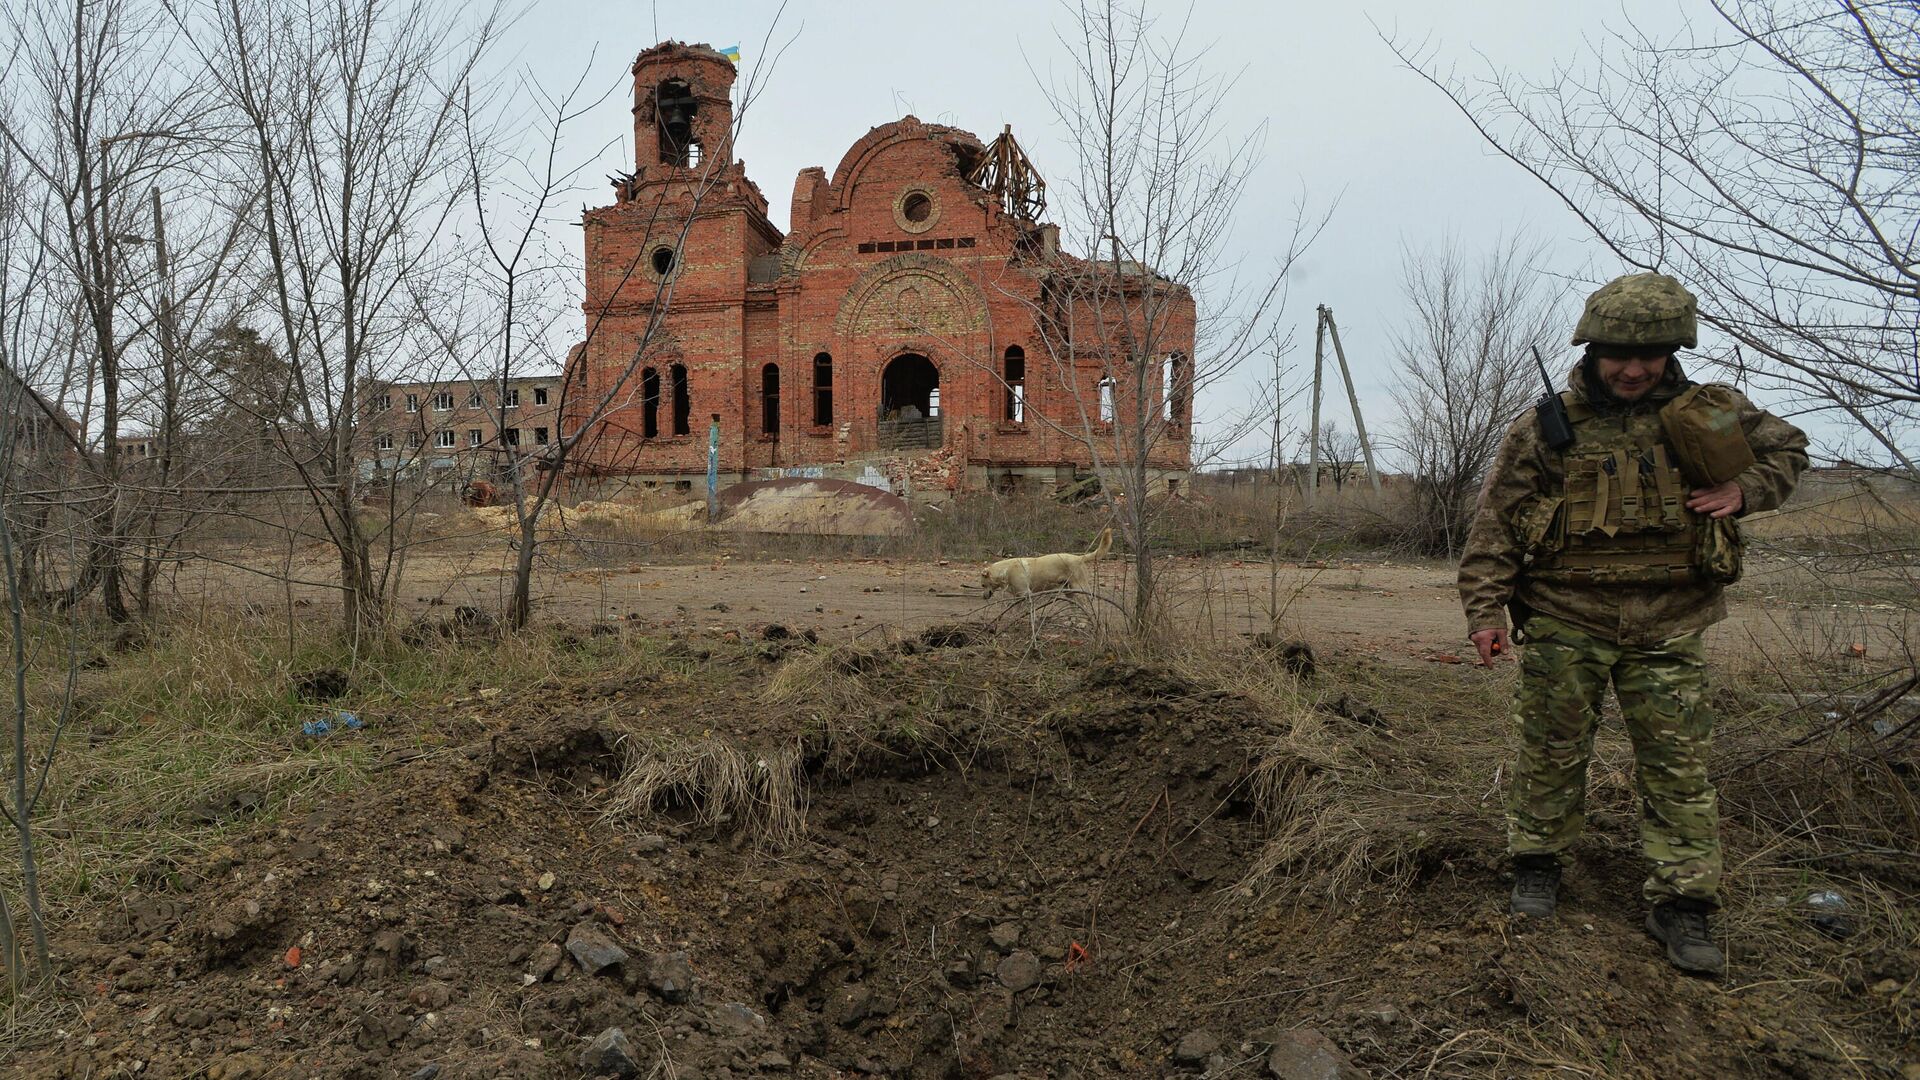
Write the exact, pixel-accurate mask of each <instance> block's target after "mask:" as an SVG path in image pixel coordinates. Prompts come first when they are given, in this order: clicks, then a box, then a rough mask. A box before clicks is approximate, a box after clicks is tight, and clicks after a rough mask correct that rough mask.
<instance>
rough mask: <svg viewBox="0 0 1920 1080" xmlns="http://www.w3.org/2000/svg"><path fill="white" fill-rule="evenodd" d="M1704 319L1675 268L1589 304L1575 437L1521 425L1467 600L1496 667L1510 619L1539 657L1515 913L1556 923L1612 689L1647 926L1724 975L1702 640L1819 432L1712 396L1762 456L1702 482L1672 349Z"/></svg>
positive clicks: (1519, 797)
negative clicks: (1625, 740)
mask: <svg viewBox="0 0 1920 1080" xmlns="http://www.w3.org/2000/svg"><path fill="white" fill-rule="evenodd" d="M1695 314H1696V313H1695V306H1694V298H1693V296H1692V294H1690V293H1688V292H1687V290H1686V289H1685V288H1683V287H1682V286H1681V285H1680V283H1679V282H1677V281H1675V280H1674V279H1673V278H1671V277H1667V276H1665V275H1663V274H1632V275H1628V276H1626V277H1622V278H1619V279H1617V280H1615V281H1611V282H1609V283H1607V284H1606V285H1605V286H1603V287H1602V288H1601V289H1600V290H1599V291H1597V292H1595V293H1594V294H1593V295H1592V296H1591V297H1589V298H1588V299H1587V304H1586V309H1585V311H1584V312H1583V314H1582V315H1581V318H1580V323H1579V326H1578V328H1577V329H1576V330H1575V332H1574V337H1573V343H1574V344H1575V345H1582V344H1584V345H1586V346H1587V349H1586V354H1585V355H1584V356H1583V357H1582V358H1581V360H1580V362H1579V364H1578V365H1577V366H1575V367H1574V369H1573V371H1572V373H1571V374H1570V375H1569V376H1568V380H1567V389H1566V391H1565V392H1564V393H1562V394H1561V395H1560V396H1561V400H1562V402H1564V403H1565V405H1566V408H1567V413H1568V418H1569V419H1570V420H1571V422H1572V428H1573V433H1574V441H1573V443H1572V445H1570V446H1566V447H1564V448H1562V449H1558V450H1556V449H1553V448H1550V447H1549V446H1548V445H1547V444H1546V441H1545V439H1544V438H1543V437H1542V436H1541V433H1540V428H1539V421H1538V420H1537V418H1536V417H1535V416H1534V415H1533V414H1532V413H1529V414H1527V415H1526V416H1523V417H1522V418H1521V419H1519V420H1518V421H1516V422H1515V423H1514V424H1513V426H1512V427H1511V428H1510V429H1509V430H1508V431H1507V435H1506V439H1505V441H1504V442H1503V443H1502V444H1501V446H1500V452H1499V456H1498V458H1497V459H1496V461H1495V463H1494V466H1493V470H1492V473H1491V474H1490V475H1489V476H1488V477H1487V482H1486V486H1485V487H1484V488H1483V489H1482V490H1481V493H1480V505H1479V509H1478V511H1477V513H1476V515H1475V517H1474V521H1473V526H1472V529H1471V530H1470V532H1469V533H1468V537H1467V545H1466V552H1465V554H1464V556H1463V557H1462V558H1461V561H1460V596H1461V600H1462V602H1463V604H1464V605H1465V607H1466V613H1467V629H1468V633H1469V636H1470V637H1471V638H1472V640H1473V643H1474V645H1475V647H1476V648H1477V649H1478V650H1479V654H1480V660H1481V662H1482V663H1483V664H1487V663H1491V662H1492V659H1493V658H1494V657H1495V656H1498V655H1501V654H1503V653H1506V652H1508V651H1509V646H1510V642H1509V637H1508V624H1509V618H1508V616H1509V614H1511V615H1512V626H1513V639H1512V640H1514V641H1518V642H1520V643H1521V644H1522V645H1523V646H1524V649H1523V651H1522V654H1521V675H1520V685H1519V689H1518V691H1517V693H1516V695H1515V702H1514V714H1515V720H1516V724H1517V727H1518V729H1519V737H1520V738H1519V741H1520V748H1519V754H1518V759H1517V760H1516V762H1515V764H1514V767H1513V781H1512V790H1511V792H1510V793H1509V798H1508V807H1507V838H1508V850H1509V852H1510V853H1511V854H1512V856H1513V863H1514V887H1513V893H1512V897H1511V906H1512V910H1513V911H1514V912H1515V913H1516V914H1524V915H1528V916H1532V917H1535V918H1547V917H1550V916H1552V914H1553V911H1554V905H1555V900H1556V898H1557V895H1558V890H1559V884H1560V867H1561V860H1562V859H1564V858H1565V856H1566V852H1567V850H1568V848H1569V847H1570V846H1571V845H1572V844H1573V841H1574V838H1575V837H1576V836H1578V835H1579V832H1580V829H1581V826H1582V825H1583V824H1584V823H1585V814H1584V812H1583V804H1584V801H1585V796H1586V780H1587V761H1588V758H1589V757H1590V756H1591V754H1592V749H1593V734H1594V728H1595V726H1596V725H1597V723H1598V722H1599V718H1600V709H1601V702H1602V699H1603V697H1604V695H1605V693H1606V689H1607V685H1608V683H1610V682H1611V683H1612V685H1613V691H1614V696H1615V698H1616V699H1618V701H1619V703H1620V711H1621V714H1622V717H1623V719H1624V720H1625V723H1626V728H1627V733H1628V735H1629V736H1630V737H1631V738H1632V740H1633V747H1634V758H1635V766H1636V767H1635V780H1636V783H1637V785H1638V788H1639V794H1640V806H1641V822H1640V842H1641V848H1642V850H1643V851H1644V852H1645V854H1646V857H1647V859H1648V860H1649V861H1650V862H1651V863H1652V864H1653V868H1652V872H1651V874H1650V875H1649V876H1648V878H1647V880H1646V884H1645V887H1644V892H1645V895H1646V898H1647V899H1648V900H1649V901H1650V902H1651V903H1652V905H1653V907H1652V911H1651V912H1650V913H1649V914H1648V916H1647V929H1648V932H1649V933H1651V934H1652V935H1653V936H1654V937H1655V938H1656V939H1657V940H1659V941H1660V942H1661V943H1662V944H1663V945H1664V946H1665V947H1666V953H1667V958H1668V959H1669V960H1670V961H1672V962H1673V964H1674V965H1675V966H1676V967H1678V968H1680V969H1681V970H1683V971H1688V972H1692V973H1696V974H1707V975H1717V974H1719V973H1721V972H1722V971H1723V970H1724V969H1725V958H1724V957H1723V955H1722V954H1721V951H1720V949H1719V947H1718V946H1717V945H1716V944H1715V942H1714V939H1713V937H1712V934H1711V932H1710V930H1709V926H1708V915H1709V914H1710V913H1711V912H1712V911H1713V910H1714V908H1715V907H1716V906H1717V898H1718V893H1719V887H1720V872H1721V858H1720V839H1719V817H1718V810H1717V808H1716V805H1715V795H1714V789H1713V785H1712V784H1711V783H1710V782H1709V781H1708V779H1707V751H1708V746H1709V742H1710V740H1711V736H1712V729H1713V719H1712V716H1711V714H1710V710H1709V708H1708V706H1707V703H1706V688H1707V684H1706V671H1705V662H1704V656H1703V652H1702V648H1701V640H1700V635H1701V631H1703V630H1705V629H1706V628H1707V627H1708V626H1710V625H1712V624H1713V623H1715V622H1718V621H1719V620H1721V619H1723V618H1725V617H1726V612H1727V608H1726V601H1725V599H1724V598H1723V597H1722V595H1721V591H1722V589H1723V587H1724V585H1725V584H1726V582H1728V581H1729V580H1731V578H1732V577H1733V576H1736V575H1737V573H1738V570H1737V565H1738V554H1739V540H1738V531H1737V529H1738V526H1737V525H1736V524H1735V523H1734V522H1735V521H1736V520H1737V515H1741V514H1744V513H1748V512H1752V511H1759V510H1770V509H1773V508H1774V507H1777V506H1779V505H1780V504H1781V503H1782V502H1783V501H1785V499H1786V498H1787V496H1788V494H1790V493H1791V492H1792V490H1793V486H1794V483H1795V482H1796V481H1797V480H1798V479H1799V476H1800V473H1801V471H1802V470H1803V469H1805V468H1806V465H1807V455H1806V446H1807V439H1806V436H1805V435H1804V434H1802V433H1801V432H1800V431H1799V430H1798V429H1797V428H1795V427H1793V426H1792V425H1790V424H1788V423H1786V422H1785V421H1783V420H1781V419H1779V418H1778V417H1775V416H1773V415H1771V414H1769V413H1767V412H1765V411H1763V410H1761V409H1760V408H1758V407H1756V406H1755V405H1753V403H1752V402H1750V401H1748V400H1747V399H1746V398H1745V397H1744V396H1742V395H1740V394H1739V393H1738V391H1735V390H1733V389H1732V388H1731V387H1717V386H1716V387H1712V388H1711V389H1712V390H1713V391H1714V392H1715V393H1717V394H1720V395H1721V396H1720V397H1719V399H1718V400H1721V401H1724V402H1727V403H1728V410H1729V411H1730V412H1732V414H1733V416H1734V418H1735V420H1737V426H1738V429H1739V431H1740V432H1743V433H1744V435H1745V437H1746V442H1747V444H1748V445H1749V446H1750V447H1751V450H1752V454H1753V464H1751V465H1750V466H1747V467H1746V468H1745V469H1744V471H1741V472H1740V473H1739V474H1738V475H1737V476H1736V477H1735V478H1734V479H1732V480H1730V481H1726V482H1724V483H1721V484H1718V485H1713V486H1707V487H1701V486H1697V485H1694V484H1690V483H1688V482H1687V481H1686V479H1685V470H1684V469H1683V468H1682V466H1683V465H1684V464H1685V463H1683V462H1682V461H1681V460H1680V459H1679V455H1678V453H1677V451H1676V448H1675V447H1674V446H1673V445H1672V444H1671V440H1670V439H1669V438H1668V437H1667V436H1666V434H1665V433H1664V432H1663V429H1662V426H1661V423H1660V419H1659V416H1660V410H1661V408H1662V407H1663V406H1665V405H1666V404H1667V403H1668V402H1670V401H1672V400H1673V399H1674V398H1676V397H1678V396H1680V395H1681V394H1682V393H1683V392H1684V391H1686V390H1687V388H1688V387H1690V386H1691V385H1692V384H1691V383H1689V382H1688V380H1687V378H1686V376H1685V375H1684V374H1683V373H1682V372H1681V370H1680V364H1679V361H1678V360H1677V359H1676V358H1675V356H1674V353H1675V352H1677V351H1678V350H1680V349H1682V348H1692V347H1694V345H1695V339H1696V318H1695ZM1728 426H1729V427H1731V425H1728ZM1729 557H1730V558H1731V561H1732V565H1733V567H1734V568H1733V569H1732V570H1729V569H1728V567H1727V562H1728V559H1729Z"/></svg>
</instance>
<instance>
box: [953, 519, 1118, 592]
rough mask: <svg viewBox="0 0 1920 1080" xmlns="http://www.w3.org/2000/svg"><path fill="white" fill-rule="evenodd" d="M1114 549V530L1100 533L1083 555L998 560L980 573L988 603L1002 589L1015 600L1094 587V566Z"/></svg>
mask: <svg viewBox="0 0 1920 1080" xmlns="http://www.w3.org/2000/svg"><path fill="white" fill-rule="evenodd" d="M1112 546H1113V529H1111V528H1107V529H1102V530H1101V531H1100V541H1099V542H1098V543H1096V544H1094V545H1093V550H1092V551H1089V552H1087V553H1086V554H1084V555H1082V554H1078V553H1076V552H1071V551H1063V552H1060V553H1058V554H1054V555H1034V556H1030V557H1028V558H1024V559H1001V560H1000V561H999V562H997V563H994V564H993V565H992V566H989V567H987V568H986V569H985V570H983V571H981V572H980V585H981V587H982V588H984V589H986V590H987V599H989V600H991V599H993V594H994V593H995V592H996V591H998V590H1000V589H1005V590H1007V591H1008V592H1010V593H1012V594H1013V595H1015V596H1032V595H1033V594H1034V593H1037V592H1046V591H1047V590H1048V589H1087V588H1091V587H1092V585H1093V563H1094V561H1095V560H1096V559H1098V558H1100V556H1102V555H1105V554H1106V553H1107V549H1108V548H1110V547H1112Z"/></svg>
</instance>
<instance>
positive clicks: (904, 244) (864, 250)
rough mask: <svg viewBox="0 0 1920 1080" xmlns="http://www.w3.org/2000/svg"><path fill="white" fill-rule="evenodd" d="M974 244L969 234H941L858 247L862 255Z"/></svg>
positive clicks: (883, 241) (871, 242)
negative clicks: (926, 237)
mask: <svg viewBox="0 0 1920 1080" xmlns="http://www.w3.org/2000/svg"><path fill="white" fill-rule="evenodd" d="M973 245H974V238H973V237H971V236H942V237H938V238H933V239H926V240H874V241H868V242H866V243H864V244H861V245H860V246H859V248H858V250H859V252H860V254H862V255H872V254H874V253H875V252H895V251H940V250H945V249H947V248H970V247H972V246H973Z"/></svg>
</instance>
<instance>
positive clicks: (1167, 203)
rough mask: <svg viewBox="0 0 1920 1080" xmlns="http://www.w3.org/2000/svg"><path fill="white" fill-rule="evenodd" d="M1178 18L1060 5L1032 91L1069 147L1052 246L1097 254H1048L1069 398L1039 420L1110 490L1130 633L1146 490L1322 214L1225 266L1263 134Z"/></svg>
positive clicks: (1271, 302) (1144, 558) (1151, 581)
mask: <svg viewBox="0 0 1920 1080" xmlns="http://www.w3.org/2000/svg"><path fill="white" fill-rule="evenodd" d="M1186 31H1187V27H1186V26H1185V25H1184V24H1174V25H1172V26H1171V27H1170V29H1167V30H1163V29H1161V28H1160V27H1159V26H1158V25H1157V23H1156V20H1155V18H1154V17H1153V16H1152V14H1151V13H1150V11H1149V5H1147V4H1146V3H1144V2H1120V0H1106V2H1101V0H1083V2H1080V3H1077V4H1075V5H1070V6H1068V7H1067V8H1066V15H1065V25H1064V27H1063V29H1062V30H1061V32H1060V39H1061V43H1062V45H1063V46H1064V48H1063V49H1062V51H1061V52H1060V53H1059V54H1058V55H1060V56H1062V57H1064V58H1065V59H1066V62H1067V64H1068V69H1067V72H1066V74H1065V75H1063V76H1062V77H1060V78H1059V79H1057V80H1056V81H1054V82H1053V83H1052V84H1051V85H1048V86H1045V87H1043V92H1044V93H1045V95H1046V97H1047V101H1048V103H1049V105H1050V106H1051V107H1052V109H1053V112H1054V114H1055V117H1056V119H1057V120H1058V121H1059V123H1060V124H1061V126H1062V127H1063V128H1065V130H1066V131H1067V133H1068V137H1069V139H1070V140H1071V145H1072V147H1073V149H1074V152H1075V160H1074V161H1073V162H1072V164H1071V165H1070V166H1069V169H1068V171H1067V174H1066V175H1065V176H1064V178H1062V180H1061V182H1058V183H1056V185H1055V190H1056V191H1059V192H1062V193H1064V194H1065V195H1066V196H1067V198H1066V199H1065V200H1064V202H1065V205H1064V206H1063V207H1062V208H1061V210H1062V213H1061V215H1060V216H1061V231H1062V236H1063V238H1064V239H1065V240H1066V243H1065V244H1063V245H1062V246H1063V247H1068V248H1077V249H1078V250H1081V251H1086V252H1089V253H1091V254H1092V255H1093V257H1092V258H1091V259H1081V258H1076V257H1073V256H1070V255H1066V254H1064V253H1059V252H1056V253H1053V254H1052V256H1051V259H1050V261H1049V264H1048V266H1047V281H1046V284H1045V286H1044V287H1043V289H1042V293H1041V296H1040V298H1039V300H1038V301H1037V302H1036V303H1035V315H1036V320H1035V321H1036V323H1037V324H1038V325H1039V326H1040V327H1041V330H1042V333H1041V343H1042V345H1043V347H1044V349H1045V351H1046V357H1045V360H1046V362H1047V363H1048V365H1049V367H1050V368H1051V370H1052V373H1053V375H1054V378H1055V380H1056V381H1057V382H1058V384H1060V385H1061V386H1063V387H1064V388H1065V390H1066V392H1067V393H1066V396H1067V399H1068V401H1069V402H1070V409H1071V411H1070V412H1069V413H1068V414H1067V415H1065V416H1058V417H1048V416H1041V417H1040V419H1041V420H1042V421H1043V422H1045V423H1049V424H1052V425H1054V426H1057V427H1059V428H1060V429H1062V430H1065V431H1068V432H1070V433H1072V434H1073V436H1074V437H1075V438H1076V439H1077V440H1078V441H1079V442H1080V443H1081V444H1082V445H1083V446H1085V447H1086V449H1087V451H1088V453H1089V455H1090V456H1091V458H1092V460H1093V462H1094V466H1095V470H1096V472H1098V473H1100V474H1101V475H1102V478H1103V480H1105V481H1107V484H1106V485H1105V486H1106V487H1107V488H1109V490H1107V491H1106V492H1105V495H1106V497H1107V498H1109V499H1115V500H1116V506H1115V509H1116V515H1117V519H1118V522H1119V525H1120V532H1121V534H1122V536H1123V537H1124V539H1125V540H1126V543H1127V545H1128V547H1129V548H1130V549H1131V552H1132V559H1133V572H1134V594H1133V607H1132V610H1133V620H1134V625H1135V627H1136V629H1141V628H1145V627H1146V626H1148V625H1150V623H1151V621H1152V617H1153V610H1154V597H1155V587H1156V579H1155V573H1154V570H1155V567H1154V548H1153V541H1152V526H1153V522H1154V520H1155V516H1156V511H1157V507H1158V504H1157V503H1156V502H1155V501H1154V500H1151V499H1150V498H1149V497H1148V496H1149V495H1150V494H1152V493H1153V491H1154V489H1155V487H1156V481H1157V480H1158V479H1159V477H1160V475H1161V474H1162V473H1163V472H1164V471H1167V470H1169V469H1177V468H1180V467H1184V466H1185V465H1186V464H1187V463H1188V462H1189V461H1190V451H1189V449H1188V447H1187V446H1186V445H1185V444H1186V441H1187V440H1188V439H1189V437H1190V434H1191V431H1192V428H1193V420H1194V417H1193V408H1194V401H1195V398H1196V395H1198V394H1199V393H1201V392H1203V391H1204V390H1205V389H1206V388H1208V387H1210V386H1213V385H1215V384H1218V383H1219V382H1220V381H1221V380H1223V379H1225V378H1227V377H1228V376H1230V375H1231V374H1232V373H1233V372H1234V371H1235V370H1236V369H1238V368H1239V367H1240V365H1241V364H1242V362H1243V361H1245V360H1247V359H1248V358H1249V357H1251V356H1255V355H1260V354H1262V353H1263V352H1264V350H1265V349H1266V348H1267V346H1269V345H1270V344H1271V343H1272V342H1273V340H1274V338H1275V336H1276V334H1275V330H1274V323H1275V320H1276V317H1277V316H1278V314H1279V311H1280V308H1281V307H1283V306H1284V302H1285V293H1284V287H1285V281H1286V274H1287V270H1288V269H1289V268H1290V267H1291V266H1292V264H1293V261H1294V260H1295V259H1296V258H1298V257H1299V255H1300V254H1301V253H1302V252H1303V251H1304V250H1305V248H1306V247H1307V245H1308V244H1309V243H1311V241H1312V240H1313V238H1314V236H1316V235H1317V234H1318V231H1319V228H1320V226H1321V225H1323V224H1324V223H1325V218H1324V217H1322V218H1320V219H1318V221H1313V222H1309V221H1307V220H1306V218H1305V215H1304V213H1301V214H1297V215H1296V226H1295V230H1294V233H1293V235H1292V237H1291V239H1290V241H1289V243H1288V245H1287V247H1286V249H1285V250H1283V251H1282V252H1281V253H1280V254H1279V257H1278V258H1277V260H1276V262H1275V264H1274V266H1273V267H1272V268H1271V269H1270V270H1268V271H1265V272H1262V273H1261V274H1259V275H1258V276H1257V277H1254V278H1251V279H1241V278H1239V277H1237V276H1236V273H1235V271H1236V269H1237V268H1236V267H1235V266H1234V265H1233V264H1232V262H1231V260H1230V258H1229V255H1228V252H1227V250H1226V248H1227V242H1228V240H1229V238H1230V236H1231V235H1232V228H1233V223H1234V215H1235V212H1236V211H1237V209H1238V207H1239V204H1240V199H1241V196H1242V195H1243V194H1244V193H1245V190H1246V185H1247V181H1248V179H1249V177H1251V176H1252V174H1253V170H1254V168H1255V167H1256V165H1257V164H1258V162H1259V160H1260V154H1259V147H1260V142H1261V140H1260V133H1259V132H1256V133H1254V134H1252V135H1251V136H1249V137H1232V138H1230V137H1229V133H1228V132H1227V131H1226V130H1225V128H1224V127H1223V126H1222V124H1221V119H1220V118H1221V117H1222V116H1223V115H1225V110H1224V109H1222V108H1221V105H1222V104H1223V102H1224V101H1225V99H1226V98H1227V96H1228V95H1229V94H1231V93H1232V91H1233V89H1234V80H1233V79H1231V78H1225V77H1221V76H1218V75H1214V74H1211V73H1209V72H1208V71H1206V69H1204V68H1203V67H1202V66H1201V65H1200V64H1199V62H1198V60H1197V56H1196V54H1197V52H1198V51H1199V50H1198V47H1197V45H1196V44H1195V43H1194V42H1191V41H1189V40H1188V39H1187V38H1186ZM1301 209H1302V210H1303V209H1304V207H1302V208H1301ZM1189 345H1190V346H1191V347H1190V348H1189ZM1036 412H1037V410H1036ZM1112 488H1117V489H1118V491H1117V492H1115V491H1113V490H1111V489H1112ZM1116 496H1124V498H1116Z"/></svg>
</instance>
